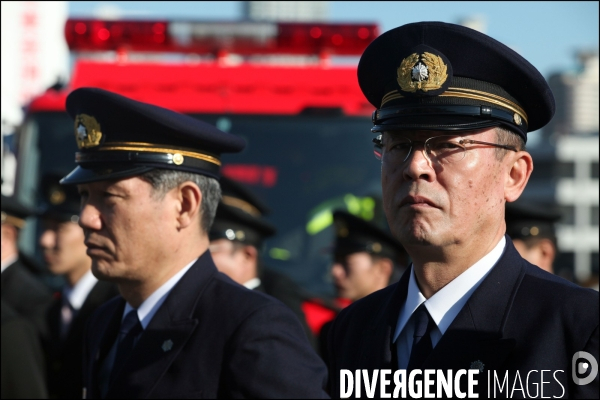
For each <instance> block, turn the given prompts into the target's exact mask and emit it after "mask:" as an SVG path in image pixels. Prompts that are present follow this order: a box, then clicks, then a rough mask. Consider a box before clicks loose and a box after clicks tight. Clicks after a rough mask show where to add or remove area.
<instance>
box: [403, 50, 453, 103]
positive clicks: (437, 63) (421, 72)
mask: <svg viewBox="0 0 600 400" xmlns="http://www.w3.org/2000/svg"><path fill="white" fill-rule="evenodd" d="M397 73H398V79H397V81H398V85H400V89H402V91H404V92H408V93H415V92H416V91H417V90H421V91H423V92H428V91H431V90H438V89H441V88H442V85H443V84H444V83H445V82H446V79H448V66H447V65H446V64H445V63H444V61H443V60H442V57H440V56H439V55H436V54H433V53H429V52H424V53H422V54H421V55H419V54H417V53H413V54H411V55H410V56H408V57H406V58H405V59H404V60H402V62H401V63H400V67H398V70H397Z"/></svg>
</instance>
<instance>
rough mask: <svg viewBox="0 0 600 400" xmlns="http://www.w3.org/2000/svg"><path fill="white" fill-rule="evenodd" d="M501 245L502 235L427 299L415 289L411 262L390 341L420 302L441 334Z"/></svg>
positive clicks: (497, 255)
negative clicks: (478, 258)
mask: <svg viewBox="0 0 600 400" xmlns="http://www.w3.org/2000/svg"><path fill="white" fill-rule="evenodd" d="M505 246H506V238H505V237H504V236H502V239H500V241H499V242H498V244H497V245H496V246H495V247H494V248H493V249H492V251H490V252H489V253H488V254H486V255H485V256H484V257H483V258H482V259H481V260H479V261H477V262H476V263H475V264H473V266H471V267H470V268H468V269H467V270H466V271H464V272H463V273H462V274H460V275H459V276H457V277H456V278H454V280H452V281H451V282H449V283H448V284H447V285H446V286H444V287H443V288H442V289H440V290H439V291H438V292H437V293H436V294H434V295H433V296H431V297H430V298H429V299H425V296H423V294H422V293H421V291H420V290H419V286H418V285H417V280H416V278H415V271H414V268H413V267H412V266H411V272H410V280H409V282H408V293H407V295H406V302H405V303H404V306H403V307H402V308H401V309H400V315H399V316H398V323H397V324H396V331H395V333H394V341H396V339H397V338H398V336H399V335H400V333H401V332H402V330H403V329H404V327H405V326H406V323H407V322H408V320H409V319H410V317H411V315H412V313H413V312H414V311H415V310H416V309H417V308H418V307H419V306H420V305H421V303H425V307H427V311H428V312H429V314H430V315H431V318H432V319H433V320H434V321H435V323H436V325H437V327H438V329H439V330H440V332H441V334H442V335H443V334H444V333H445V332H446V330H447V329H448V327H449V326H450V324H451V323H452V321H454V318H456V316H457V315H458V313H459V312H460V310H461V309H462V308H463V306H464V305H465V304H466V302H467V300H469V298H470V297H471V294H473V292H474V291H475V289H477V288H478V287H479V285H480V284H481V282H482V281H483V279H484V278H485V277H486V276H487V275H488V273H489V272H490V271H491V270H492V268H493V267H494V265H496V263H497V262H498V260H499V259H500V257H501V256H502V253H503V252H504V247H505Z"/></svg>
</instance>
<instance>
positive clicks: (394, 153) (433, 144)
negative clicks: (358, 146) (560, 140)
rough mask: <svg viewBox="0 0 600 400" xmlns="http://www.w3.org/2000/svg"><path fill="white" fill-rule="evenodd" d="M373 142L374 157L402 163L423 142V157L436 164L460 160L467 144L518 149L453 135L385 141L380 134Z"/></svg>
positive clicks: (391, 136) (399, 137)
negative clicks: (423, 139)
mask: <svg viewBox="0 0 600 400" xmlns="http://www.w3.org/2000/svg"><path fill="white" fill-rule="evenodd" d="M373 142H374V143H375V149H374V151H373V152H374V154H375V158H377V159H378V160H380V161H382V162H383V161H385V162H392V163H403V162H404V161H406V160H407V159H408V157H409V156H410V153H411V151H412V149H413V147H414V146H415V144H417V143H423V149H424V150H425V157H427V159H428V160H430V161H432V162H436V163H438V164H450V163H456V162H458V161H461V160H462V159H463V158H465V154H466V153H467V146H466V145H467V144H483V145H487V146H493V147H499V148H502V149H506V150H511V151H518V150H517V149H516V148H515V147H513V146H507V145H503V144H498V143H490V142H482V141H479V140H471V139H465V138H462V137H457V136H455V135H442V136H434V137H430V138H429V139H427V140H425V141H424V142H417V141H412V140H410V139H409V138H406V137H402V136H396V135H389V136H388V137H386V140H385V143H383V141H382V135H379V136H377V137H376V138H374V139H373Z"/></svg>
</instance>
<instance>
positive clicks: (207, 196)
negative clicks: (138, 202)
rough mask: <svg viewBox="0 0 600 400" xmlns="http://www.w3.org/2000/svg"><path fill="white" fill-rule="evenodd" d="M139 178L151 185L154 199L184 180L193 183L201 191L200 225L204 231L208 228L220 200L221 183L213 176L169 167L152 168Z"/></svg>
mask: <svg viewBox="0 0 600 400" xmlns="http://www.w3.org/2000/svg"><path fill="white" fill-rule="evenodd" d="M140 178H141V179H144V180H145V181H147V182H148V183H150V184H151V185H152V189H153V196H154V197H155V198H156V199H162V198H164V196H165V195H166V194H167V193H168V192H169V191H170V190H171V189H174V188H176V187H177V186H179V185H181V184H182V183H184V182H188V181H189V182H193V183H195V184H196V185H197V186H198V188H200V191H201V192H202V203H201V206H200V212H201V218H200V227H201V228H202V230H203V231H204V232H208V231H209V230H210V227H211V226H212V224H213V221H214V219H215V214H216V213H217V206H218V205H219V200H221V185H219V181H217V180H216V179H215V178H211V177H208V176H204V175H200V174H195V173H192V172H183V171H175V170H170V169H153V170H152V171H149V172H146V173H144V174H142V175H140Z"/></svg>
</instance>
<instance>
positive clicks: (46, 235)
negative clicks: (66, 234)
mask: <svg viewBox="0 0 600 400" xmlns="http://www.w3.org/2000/svg"><path fill="white" fill-rule="evenodd" d="M55 245H56V232H54V231H53V230H52V229H46V230H44V232H43V233H42V235H41V236H40V246H41V247H42V248H43V249H52V248H54V247H55Z"/></svg>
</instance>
